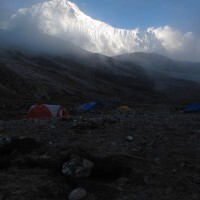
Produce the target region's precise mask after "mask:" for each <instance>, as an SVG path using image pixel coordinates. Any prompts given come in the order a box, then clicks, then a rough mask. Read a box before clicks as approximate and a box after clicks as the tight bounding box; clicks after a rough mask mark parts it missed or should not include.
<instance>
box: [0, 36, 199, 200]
mask: <svg viewBox="0 0 200 200" xmlns="http://www.w3.org/2000/svg"><path fill="white" fill-rule="evenodd" d="M2 35H3V36H2ZM8 35H9V33H8V32H3V34H1V33H0V39H2V38H4V36H8ZM16 37H17V36H16ZM11 38H12V37H11ZM44 38H46V37H44ZM44 38H43V39H44ZM2 41H4V40H2ZM16 41H17V40H16ZM43 42H44V41H43ZM55 43H56V44H58V42H57V41H56V42H55V41H54V40H51V38H48V39H47V40H46V42H44V43H42V42H41V43H40V45H41V46H44V47H45V45H44V44H48V46H46V47H45V48H47V47H51V48H52V47H54V44H55ZM61 43H62V41H60V43H59V44H61ZM33 44H35V45H36V46H37V45H38V43H37V44H36V42H35V40H34V41H32V43H31V44H29V45H30V46H31V47H33V49H34V48H35V47H36V46H32V45H33ZM27 45H28V44H27ZM60 46H62V45H60ZM57 50H58V48H55V49H54V51H57ZM59 52H60V51H59ZM77 52H78V53H77ZM54 53H55V52H54ZM54 53H53V54H52V53H50V52H48V53H47V52H45V51H43V52H42V53H41V52H40V53H37V54H36V53H34V52H31V53H30V52H27V50H25V49H23V47H20V48H18V49H15V50H14V49H12V48H11V49H8V48H7V46H5V47H3V48H1V50H0V94H1V95H0V102H1V103H0V120H1V121H0V199H2V200H19V199H20V200H23V199H24V200H47V199H48V200H49V199H52V200H54V199H60V200H62V199H63V200H64V199H69V200H75V199H88V200H95V199H96V200H104V199H105V200H107V199H110V200H133V199H135V200H142V199H144V200H160V199H163V200H171V199H173V200H176V199H177V200H179V199H187V200H188V199H191V200H197V199H200V190H199V186H200V175H199V172H200V124H199V120H200V115H199V114H198V113H196V114H185V113H183V107H184V105H185V104H187V103H190V102H198V101H200V95H199V94H200V87H199V86H200V85H199V81H198V80H197V79H191V77H193V76H194V75H197V76H198V75H199V71H198V70H199V69H198V65H199V63H191V62H188V63H187V62H183V63H181V62H178V61H177V62H176V61H173V60H170V61H169V60H168V59H167V61H166V58H163V57H162V56H159V55H152V54H140V55H137V54H130V55H124V56H122V57H121V58H119V57H106V56H103V55H99V54H92V53H89V52H86V51H84V50H82V49H79V48H77V47H75V46H70V49H68V52H67V53H66V54H62V55H58V54H54ZM134 56H136V57H137V58H138V59H139V61H138V60H135V61H133V60H132V57H134ZM127 57H128V59H127ZM155 57H156V60H155ZM141 58H142V59H143V61H144V60H145V63H146V62H147V60H148V63H150V64H149V65H144V63H142V62H140V61H141ZM147 58H148V59H147ZM149 59H150V60H151V62H150V60H149ZM152 59H153V61H152ZM159 59H160V60H161V61H162V62H161V63H162V64H160V65H159V64H158V63H159V61H158V60H159ZM168 61H169V62H168ZM163 62H164V63H163ZM155 63H156V64H157V65H154V64H155ZM169 63H170V65H169ZM182 65H184V68H183V70H182V68H181V66H182ZM149 66H151V67H150V68H149ZM152 66H154V67H152ZM166 66H168V67H166ZM191 66H193V69H194V71H193V73H192V72H191V73H190V75H191V76H190V78H189V79H185V78H184V76H185V74H187V73H188V72H190V68H189V67H191ZM195 70H196V71H195ZM174 73H175V74H174ZM177 73H179V75H180V74H181V77H180V76H177ZM88 101H97V102H102V101H103V102H106V103H109V104H110V105H113V106H114V107H118V106H120V105H128V106H129V107H130V109H129V110H118V109H111V107H108V108H96V109H95V110H93V111H91V112H77V110H76V108H77V106H78V105H80V104H81V103H85V102H88ZM38 102H42V103H43V102H44V103H51V104H63V105H64V106H65V107H66V108H67V109H69V110H70V113H71V114H72V117H71V119H70V120H68V121H59V120H56V119H52V120H49V121H44V120H24V119H23V117H24V115H25V114H26V113H27V111H28V110H29V108H30V106H31V105H32V104H34V103H38Z"/></svg>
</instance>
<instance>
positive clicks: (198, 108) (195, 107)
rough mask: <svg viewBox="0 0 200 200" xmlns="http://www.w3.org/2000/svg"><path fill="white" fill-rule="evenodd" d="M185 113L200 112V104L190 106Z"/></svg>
mask: <svg viewBox="0 0 200 200" xmlns="http://www.w3.org/2000/svg"><path fill="white" fill-rule="evenodd" d="M184 112H200V103H193V104H189V105H188V106H186V108H185V110H184Z"/></svg>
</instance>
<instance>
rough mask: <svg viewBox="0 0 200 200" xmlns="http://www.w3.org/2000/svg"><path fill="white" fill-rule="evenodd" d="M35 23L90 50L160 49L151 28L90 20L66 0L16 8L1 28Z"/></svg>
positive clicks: (41, 29) (14, 27)
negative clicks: (142, 28)
mask: <svg viewBox="0 0 200 200" xmlns="http://www.w3.org/2000/svg"><path fill="white" fill-rule="evenodd" d="M30 24H31V28H33V27H34V26H36V29H39V30H40V31H41V32H43V33H46V34H50V35H53V36H56V37H59V38H63V39H65V40H67V41H71V42H72V43H73V44H75V45H78V46H80V47H81V48H84V49H86V50H88V51H90V52H96V53H101V54H105V55H109V56H112V55H117V54H122V53H127V52H133V51H140V50H143V51H151V52H152V51H156V49H162V50H163V51H165V50H164V47H163V46H162V44H161V41H160V40H159V39H158V38H157V37H156V34H155V32H154V30H153V29H151V28H149V29H147V30H146V31H144V32H140V31H139V30H138V29H133V30H125V29H117V28H113V27H111V26H110V25H108V24H106V23H104V22H101V21H98V20H94V19H92V18H91V17H89V16H87V15H85V14H84V13H83V12H81V11H80V9H79V8H78V7H77V6H76V5H75V4H74V3H71V2H70V1H67V0H51V1H48V2H44V3H40V4H36V5H33V6H32V7H31V8H29V9H28V8H23V9H19V10H18V11H17V13H16V14H14V15H12V16H11V18H10V19H9V20H8V21H7V23H6V25H5V28H7V29H11V30H12V29H18V28H19V27H21V28H25V29H28V28H30Z"/></svg>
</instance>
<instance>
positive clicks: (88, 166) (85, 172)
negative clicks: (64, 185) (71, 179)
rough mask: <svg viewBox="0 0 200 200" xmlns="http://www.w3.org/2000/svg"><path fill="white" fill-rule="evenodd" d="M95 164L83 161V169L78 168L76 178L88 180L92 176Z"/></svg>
mask: <svg viewBox="0 0 200 200" xmlns="http://www.w3.org/2000/svg"><path fill="white" fill-rule="evenodd" d="M93 167H94V163H92V162H91V161H89V160H87V159H83V163H82V167H78V168H77V170H76V178H87V177H89V176H90V174H91V172H92V169H93Z"/></svg>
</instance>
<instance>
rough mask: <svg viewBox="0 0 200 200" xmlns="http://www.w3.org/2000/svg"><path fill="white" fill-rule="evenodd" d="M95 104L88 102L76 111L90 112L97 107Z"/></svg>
mask: <svg viewBox="0 0 200 200" xmlns="http://www.w3.org/2000/svg"><path fill="white" fill-rule="evenodd" d="M97 104H98V103H97V102H94V101H92V102H88V103H85V104H83V105H81V106H79V107H78V110H81V111H90V110H92V109H93V108H95V107H96V106H97Z"/></svg>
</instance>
